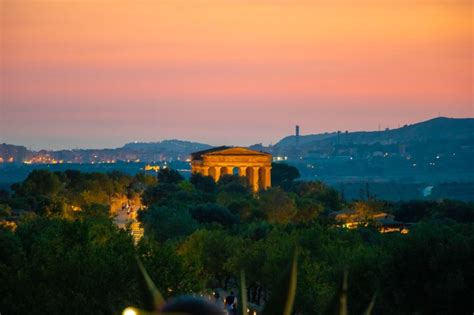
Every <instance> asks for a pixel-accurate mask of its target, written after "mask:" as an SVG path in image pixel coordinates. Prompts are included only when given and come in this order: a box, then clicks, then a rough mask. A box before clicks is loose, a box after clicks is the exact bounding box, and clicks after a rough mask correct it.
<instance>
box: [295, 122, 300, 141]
mask: <svg viewBox="0 0 474 315" xmlns="http://www.w3.org/2000/svg"><path fill="white" fill-rule="evenodd" d="M295 136H296V145H298V144H299V143H300V126H299V125H296V128H295Z"/></svg>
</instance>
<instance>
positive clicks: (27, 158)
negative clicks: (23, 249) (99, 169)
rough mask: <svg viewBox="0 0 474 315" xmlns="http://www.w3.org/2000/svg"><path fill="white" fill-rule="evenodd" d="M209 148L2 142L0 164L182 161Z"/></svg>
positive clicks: (163, 144)
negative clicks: (32, 146)
mask: <svg viewBox="0 0 474 315" xmlns="http://www.w3.org/2000/svg"><path fill="white" fill-rule="evenodd" d="M209 148H211V146H210V145H208V144H203V143H197V142H190V141H181V140H164V141H160V142H135V143H127V144H125V145H124V146H123V147H121V148H115V149H79V150H59V151H50V150H41V151H31V150H28V149H27V148H25V147H24V146H17V145H11V144H6V143H3V144H0V163H27V164H51V163H52V164H56V163H95V162H97V163H100V162H107V163H111V162H116V161H142V162H157V161H170V160H185V159H186V158H187V157H188V156H189V155H190V153H192V152H195V151H201V150H206V149H209Z"/></svg>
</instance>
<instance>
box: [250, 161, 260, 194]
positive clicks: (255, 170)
mask: <svg viewBox="0 0 474 315" xmlns="http://www.w3.org/2000/svg"><path fill="white" fill-rule="evenodd" d="M259 168H260V167H252V178H251V179H250V186H252V189H253V191H255V192H256V191H258V189H259V187H258V170H259Z"/></svg>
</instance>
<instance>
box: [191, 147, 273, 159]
mask: <svg viewBox="0 0 474 315" xmlns="http://www.w3.org/2000/svg"><path fill="white" fill-rule="evenodd" d="M216 155H229V156H236V155H238V156H270V154H269V153H265V152H261V151H256V150H250V149H247V148H243V147H217V148H212V149H209V150H204V151H199V152H195V153H192V154H191V157H192V159H193V160H202V157H203V156H216Z"/></svg>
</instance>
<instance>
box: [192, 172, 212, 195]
mask: <svg viewBox="0 0 474 315" xmlns="http://www.w3.org/2000/svg"><path fill="white" fill-rule="evenodd" d="M189 182H190V183H191V184H193V185H194V187H196V189H197V190H199V191H202V192H205V193H209V194H213V193H215V192H216V190H217V185H216V182H215V181H214V179H213V178H212V177H211V176H203V175H202V174H201V173H195V174H193V175H191V178H190V179H189Z"/></svg>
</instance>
